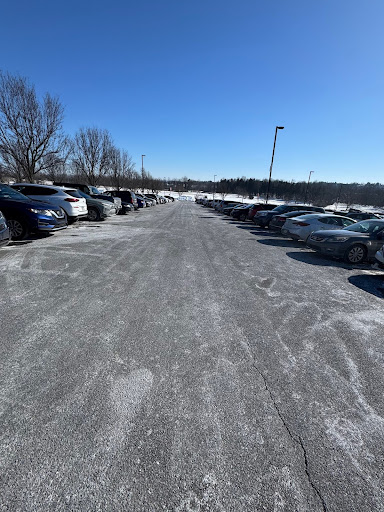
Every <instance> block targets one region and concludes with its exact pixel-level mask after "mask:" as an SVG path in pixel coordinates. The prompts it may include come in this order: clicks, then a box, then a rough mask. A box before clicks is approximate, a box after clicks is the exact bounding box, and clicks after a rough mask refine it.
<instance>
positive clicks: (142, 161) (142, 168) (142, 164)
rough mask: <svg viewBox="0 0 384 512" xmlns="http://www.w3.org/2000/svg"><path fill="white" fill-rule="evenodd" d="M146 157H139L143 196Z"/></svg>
mask: <svg viewBox="0 0 384 512" xmlns="http://www.w3.org/2000/svg"><path fill="white" fill-rule="evenodd" d="M145 156H146V155H141V189H142V191H143V194H144V157H145Z"/></svg>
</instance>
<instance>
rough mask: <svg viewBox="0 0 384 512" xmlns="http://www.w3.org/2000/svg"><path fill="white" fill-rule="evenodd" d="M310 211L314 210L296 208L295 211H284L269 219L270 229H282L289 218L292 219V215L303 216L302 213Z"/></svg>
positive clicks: (305, 213)
mask: <svg viewBox="0 0 384 512" xmlns="http://www.w3.org/2000/svg"><path fill="white" fill-rule="evenodd" d="M309 213H312V212H310V211H308V210H302V211H300V210H296V211H293V212H288V213H282V214H280V215H274V216H273V217H272V219H271V220H270V221H269V229H270V230H272V231H281V228H282V227H283V226H284V224H285V221H286V220H287V219H291V218H292V217H301V215H307V214H309Z"/></svg>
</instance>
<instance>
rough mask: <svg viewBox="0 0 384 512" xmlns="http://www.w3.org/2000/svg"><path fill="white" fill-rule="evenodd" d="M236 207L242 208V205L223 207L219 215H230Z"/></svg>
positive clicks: (235, 204)
mask: <svg viewBox="0 0 384 512" xmlns="http://www.w3.org/2000/svg"><path fill="white" fill-rule="evenodd" d="M238 206H242V204H241V203H230V204H227V205H226V206H224V208H222V210H221V213H224V215H231V211H232V210H233V209H234V208H236V207H238Z"/></svg>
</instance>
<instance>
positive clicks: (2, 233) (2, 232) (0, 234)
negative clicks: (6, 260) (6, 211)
mask: <svg viewBox="0 0 384 512" xmlns="http://www.w3.org/2000/svg"><path fill="white" fill-rule="evenodd" d="M10 239H11V234H10V231H9V227H8V226H7V221H6V220H5V217H4V215H3V213H2V212H1V211H0V247H2V246H3V245H8V243H9V241H10Z"/></svg>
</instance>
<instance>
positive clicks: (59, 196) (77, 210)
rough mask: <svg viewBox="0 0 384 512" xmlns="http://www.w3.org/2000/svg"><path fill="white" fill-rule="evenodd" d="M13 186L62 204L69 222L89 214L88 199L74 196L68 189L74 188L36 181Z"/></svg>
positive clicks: (31, 194)
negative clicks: (40, 183) (38, 183)
mask: <svg viewBox="0 0 384 512" xmlns="http://www.w3.org/2000/svg"><path fill="white" fill-rule="evenodd" d="M11 187H12V188H14V189H15V190H18V191H19V192H21V193H22V194H24V195H25V196H27V197H30V198H31V199H36V200H38V201H44V203H48V204H53V205H55V206H60V207H61V208H62V209H63V210H64V212H65V214H66V216H67V219H68V223H71V222H75V221H76V220H78V219H79V218H81V217H86V216H87V215H88V209H87V201H86V200H85V199H84V198H82V197H81V198H80V197H79V198H78V197H73V196H71V195H70V194H69V193H67V191H72V190H74V189H71V188H69V187H56V186H54V185H37V184H34V183H15V184H13V185H11Z"/></svg>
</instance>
